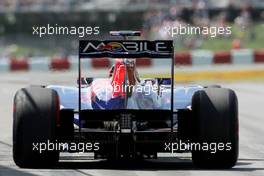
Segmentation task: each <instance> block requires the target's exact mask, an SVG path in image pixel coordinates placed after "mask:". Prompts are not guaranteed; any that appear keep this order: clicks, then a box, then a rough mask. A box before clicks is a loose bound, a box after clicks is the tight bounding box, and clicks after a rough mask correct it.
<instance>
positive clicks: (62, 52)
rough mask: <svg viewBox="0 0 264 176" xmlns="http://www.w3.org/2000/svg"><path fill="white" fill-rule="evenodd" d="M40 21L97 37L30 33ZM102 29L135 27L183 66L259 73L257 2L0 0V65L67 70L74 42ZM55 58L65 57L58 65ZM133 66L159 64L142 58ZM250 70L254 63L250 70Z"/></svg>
mask: <svg viewBox="0 0 264 176" xmlns="http://www.w3.org/2000/svg"><path fill="white" fill-rule="evenodd" d="M47 24H50V25H58V26H69V27H70V26H75V27H79V26H84V27H85V26H92V27H94V26H99V27H100V34H99V35H91V36H89V35H86V36H85V37H83V38H79V37H78V35H45V36H43V37H39V36H37V35H32V32H33V29H32V27H33V26H40V27H41V26H47ZM165 25H166V26H172V27H177V26H179V25H182V26H186V25H191V26H199V27H203V26H207V27H210V26H217V27H219V26H223V27H225V26H231V27H232V35H218V36H217V37H214V38H212V37H210V36H209V35H208V36H207V35H177V36H174V37H170V36H168V35H166V34H164V32H163V30H162V29H163V27H164V26H165ZM110 30H141V31H142V34H143V35H142V38H144V39H149V40H154V39H172V40H174V46H175V50H176V56H175V61H176V66H177V65H178V66H185V65H187V66H190V65H191V66H193V67H191V68H190V67H187V68H186V69H185V70H188V69H189V70H195V69H193V68H194V66H196V65H198V66H209V67H210V68H209V67H208V69H209V70H210V69H211V66H212V65H222V66H223V65H224V66H223V67H220V68H219V70H220V71H222V70H225V69H227V70H228V69H229V68H228V66H225V64H228V65H231V64H232V65H240V66H238V70H241V69H242V68H241V67H243V68H244V67H245V66H248V65H250V66H252V65H254V74H253V75H257V76H262V77H263V75H264V73H262V72H260V70H261V69H262V67H261V68H258V67H260V66H256V64H258V65H261V64H262V63H264V51H263V50H262V49H263V48H264V43H263V41H264V32H263V30H264V1H263V0H221V1H219V0H78V1H76V0H1V1H0V70H5V71H6V70H29V69H32V68H35V69H42V66H41V65H45V64H44V60H45V61H47V62H48V66H47V67H49V68H54V69H71V68H75V66H76V65H75V66H74V64H76V62H75V61H76V59H75V57H76V56H77V54H78V40H79V39H106V38H108V37H109V31H110ZM108 39H109V38H108ZM60 59H64V60H67V62H66V61H63V62H64V63H61V61H60ZM36 60H38V61H36ZM10 61H11V64H10ZM52 62H55V63H52ZM32 63H33V65H34V66H33V65H32ZM12 64H13V65H12ZM17 65H18V66H17ZM21 65H22V66H21ZM90 65H91V66H92V67H93V68H101V67H102V68H103V67H110V66H111V62H109V61H108V60H103V61H100V62H99V63H98V62H95V63H93V62H92V63H91V64H90ZM139 65H142V66H153V65H159V63H156V64H155V63H153V62H152V61H146V60H145V61H142V62H140V63H139ZM198 68H200V67H198ZM231 68H232V69H233V66H231ZM255 68H258V69H257V72H255V70H256V69H255ZM203 69H204V68H203ZM250 69H251V67H250ZM198 70H200V69H198ZM213 70H215V68H213ZM232 75H233V74H232V73H231V74H228V75H221V76H220V77H225V76H227V77H229V76H232ZM238 75H240V77H244V76H247V75H243V76H241V73H239V74H238ZM215 76H217V75H215ZM215 76H212V77H215ZM250 76H251V73H250V75H249V77H250ZM191 77H192V76H191ZM185 78H187V77H184V78H183V79H185ZM206 78H208V77H206ZM208 79H209V78H208Z"/></svg>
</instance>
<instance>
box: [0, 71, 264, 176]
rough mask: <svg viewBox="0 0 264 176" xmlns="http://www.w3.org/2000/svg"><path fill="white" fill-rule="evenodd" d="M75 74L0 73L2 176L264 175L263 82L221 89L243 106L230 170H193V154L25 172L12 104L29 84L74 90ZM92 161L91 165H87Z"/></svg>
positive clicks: (83, 160)
mask: <svg viewBox="0 0 264 176" xmlns="http://www.w3.org/2000/svg"><path fill="white" fill-rule="evenodd" d="M75 80H76V73H75V72H72V73H67V74H64V73H36V72H29V73H19V72H18V73H1V74H0V176H6V175H19V176H23V175H32V176H33V175H56V176H60V175H87V176H97V175H100V176H108V175H109V176H111V175H113V176H116V175H120V176H134V175H143V176H148V175H151V176H155V175H162V176H167V175H179V176H180V175H214V176H217V175H221V176H222V175H225V176H229V175H231V176H234V175H239V176H241V175H255V176H263V175H264V139H263V135H264V128H263V125H264V106H263V105H264V81H262V82H261V81H258V82H249V81H247V82H239V83H238V82H233V83H225V84H222V85H223V86H224V87H229V88H232V89H234V90H235V91H236V93H237V96H238V100H239V118H240V131H239V132H240V154H239V160H238V163H237V165H236V166H235V167H234V168H232V169H229V170H204V169H197V168H195V167H194V166H193V165H192V162H191V158H190V154H179V155H178V154H177V155H174V156H173V157H171V158H168V157H162V158H161V159H158V160H146V161H142V162H132V161H128V162H121V163H109V162H106V161H92V160H89V157H88V158H87V157H83V156H79V157H77V159H76V158H75V159H76V160H74V161H71V160H70V159H73V158H71V157H67V156H64V157H62V158H61V159H62V162H60V164H59V165H58V166H57V167H56V168H53V169H20V168H18V167H17V166H16V165H15V163H14V162H13V159H12V103H13V97H14V94H15V92H16V91H17V90H18V89H20V88H22V87H25V86H28V85H29V84H65V85H67V84H69V85H73V84H74V83H75ZM87 159H88V160H87Z"/></svg>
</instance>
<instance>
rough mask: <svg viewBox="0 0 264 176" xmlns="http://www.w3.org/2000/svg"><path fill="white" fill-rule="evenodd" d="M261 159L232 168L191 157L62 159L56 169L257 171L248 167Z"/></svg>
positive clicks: (239, 163) (241, 163)
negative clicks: (207, 166)
mask: <svg viewBox="0 0 264 176" xmlns="http://www.w3.org/2000/svg"><path fill="white" fill-rule="evenodd" d="M253 161H254V162H255V161H259V160H258V159H257V160H254V159H249V160H247V159H241V161H240V160H239V161H238V162H237V165H236V167H234V168H231V169H200V168H196V167H195V166H194V165H193V164H192V161H191V158H188V157H187V158H177V157H173V158H168V157H164V158H159V159H158V160H121V161H107V160H99V161H97V160H96V161H92V160H90V161H85V160H81V161H74V162H70V161H67V160H66V161H65V160H64V161H62V162H60V163H59V164H58V165H57V166H56V168H55V169H107V170H146V171H158V170H161V171H162V170H228V171H255V170H263V171H264V168H261V167H259V168H253V167H248V165H251V164H252V162H253Z"/></svg>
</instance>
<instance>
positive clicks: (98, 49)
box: [78, 31, 174, 131]
mask: <svg viewBox="0 0 264 176" xmlns="http://www.w3.org/2000/svg"><path fill="white" fill-rule="evenodd" d="M111 35H112V36H122V37H127V36H138V32H137V31H135V32H131V31H121V32H120V31H119V32H118V31H113V32H112V33H111ZM125 39H126V38H125ZM102 57H109V58H124V59H126V58H150V59H157V58H170V59H171V80H172V83H171V116H170V117H171V131H173V125H172V124H173V96H174V95H173V94H174V91H173V90H174V83H173V80H174V48H173V41H172V40H155V41H148V40H80V41H79V59H78V69H79V74H78V77H79V78H78V80H81V59H95V58H96V59H100V58H102ZM78 82H79V118H80V119H81V114H82V113H81V81H78ZM79 123H80V120H79ZM79 127H80V125H79Z"/></svg>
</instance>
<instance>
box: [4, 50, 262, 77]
mask: <svg viewBox="0 0 264 176" xmlns="http://www.w3.org/2000/svg"><path fill="white" fill-rule="evenodd" d="M174 60H175V65H185V66H199V65H208V66H210V65H221V64H233V65H238V64H241V65H250V64H258V63H260V64H261V63H263V64H264V50H251V49H240V50H231V51H219V52H211V51H207V50H195V51H191V52H179V53H175V57H174ZM112 62H113V60H112V59H108V58H100V59H88V60H87V62H85V64H86V65H85V67H86V68H94V69H100V68H106V67H109V68H110V67H111V65H112ZM163 64H164V61H161V60H160V59H139V60H137V66H138V67H142V68H143V67H150V68H151V67H162V66H163ZM77 68H78V57H77V56H68V57H51V58H49V57H31V58H27V57H20V58H11V59H8V58H2V59H0V72H1V71H5V72H8V71H11V72H12V71H33V70H36V71H49V70H50V71H54V70H55V71H57V70H58V71H59V70H72V69H77Z"/></svg>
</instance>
